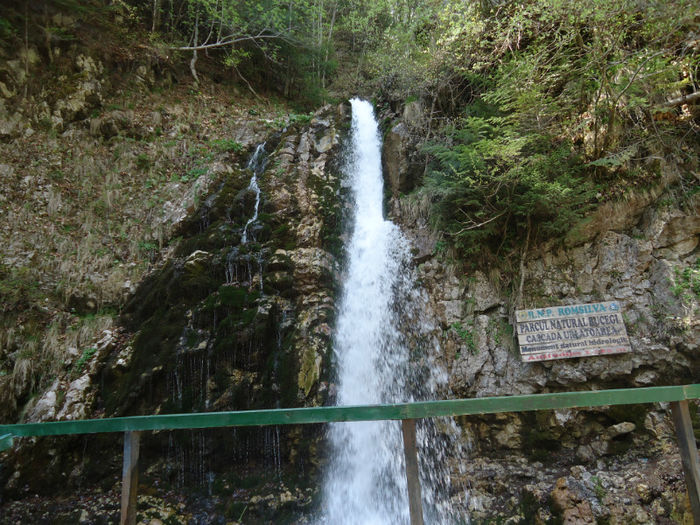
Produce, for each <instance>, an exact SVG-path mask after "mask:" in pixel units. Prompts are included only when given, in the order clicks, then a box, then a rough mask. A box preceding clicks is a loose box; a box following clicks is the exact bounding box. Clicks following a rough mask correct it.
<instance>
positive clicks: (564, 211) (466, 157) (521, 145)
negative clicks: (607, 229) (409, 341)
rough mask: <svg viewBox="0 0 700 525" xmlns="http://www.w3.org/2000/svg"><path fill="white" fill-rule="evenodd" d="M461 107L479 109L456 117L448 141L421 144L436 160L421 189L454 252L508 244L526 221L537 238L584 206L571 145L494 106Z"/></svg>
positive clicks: (587, 187) (588, 188) (583, 186)
mask: <svg viewBox="0 0 700 525" xmlns="http://www.w3.org/2000/svg"><path fill="white" fill-rule="evenodd" d="M466 113H467V115H469V113H474V114H476V113H481V115H480V116H466V117H464V118H462V119H460V120H459V121H457V124H456V125H455V126H453V127H452V128H451V129H450V130H448V131H447V137H448V142H446V143H444V142H440V143H438V142H435V143H432V144H430V145H429V146H427V147H426V151H427V152H428V153H430V154H432V155H433V156H434V158H435V163H434V164H433V167H432V171H431V172H430V173H429V175H428V177H427V180H426V188H425V190H424V191H428V192H429V193H430V195H431V197H432V200H433V202H434V205H433V207H434V211H435V216H434V220H435V221H436V226H437V227H438V228H439V229H440V230H441V231H442V232H443V233H444V234H446V235H447V237H448V238H449V239H450V240H451V242H452V243H453V245H454V246H455V248H456V249H457V250H458V252H459V253H460V254H461V255H463V256H465V257H472V256H475V255H477V254H479V253H481V252H482V250H483V246H488V247H490V248H491V249H492V250H493V252H494V253H497V252H498V251H499V249H502V248H505V249H512V248H513V247H514V246H516V245H517V244H518V240H519V239H524V238H525V236H527V235H528V232H527V230H528V229H529V228H530V226H529V225H530V224H532V223H534V224H536V225H537V227H536V228H537V233H538V234H539V235H540V236H542V237H549V236H554V235H559V234H562V233H564V232H566V231H568V230H569V229H570V228H571V227H572V226H573V225H574V224H575V223H576V221H578V220H579V219H580V218H581V217H582V216H583V214H584V213H585V212H586V211H587V210H588V209H589V208H590V202H591V199H592V197H593V194H594V185H593V184H592V183H591V181H589V180H586V179H585V178H583V177H582V176H581V172H582V162H581V159H580V157H579V156H578V155H577V154H576V152H575V151H574V149H573V147H572V145H571V143H569V142H567V141H561V140H559V139H557V138H556V137H550V136H547V135H544V134H535V133H525V132H523V131H521V130H520V129H519V127H518V126H517V125H515V124H513V122H512V119H511V118H508V117H507V116H504V114H503V113H502V112H500V111H498V110H497V109H495V108H493V107H491V108H488V109H487V110H486V111H485V112H484V110H483V108H472V107H468V108H467V110H466Z"/></svg>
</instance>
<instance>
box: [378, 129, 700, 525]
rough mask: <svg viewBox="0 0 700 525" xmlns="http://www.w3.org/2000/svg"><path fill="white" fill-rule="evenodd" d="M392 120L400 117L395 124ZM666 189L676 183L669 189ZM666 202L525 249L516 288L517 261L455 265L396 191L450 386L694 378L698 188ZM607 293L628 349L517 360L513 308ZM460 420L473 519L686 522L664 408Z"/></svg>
mask: <svg viewBox="0 0 700 525" xmlns="http://www.w3.org/2000/svg"><path fill="white" fill-rule="evenodd" d="M399 125H402V124H397V121H396V120H394V121H393V124H392V126H393V128H391V129H395V128H396V127H397V126H399ZM414 143H415V141H414ZM386 148H387V149H388V150H391V149H392V148H394V146H392V144H391V143H389V144H388V145H387V146H386ZM387 154H389V153H388V152H387ZM387 176H389V175H388V174H387ZM387 183H388V184H393V182H392V181H391V180H387ZM667 191H670V192H673V191H676V189H674V187H673V186H672V185H671V187H670V188H669V189H668V190H667ZM672 200H673V199H672V198H670V197H669V195H668V194H667V195H664V194H663V192H656V193H654V192H650V193H648V194H644V195H643V196H642V197H640V198H631V199H630V201H629V204H628V205H627V206H603V207H602V208H601V210H600V211H599V212H597V215H594V216H593V217H592V218H591V220H590V222H589V223H588V225H589V229H588V230H587V233H586V235H584V236H580V237H579V240H578V241H574V240H573V238H574V236H573V235H572V236H571V237H572V238H571V239H569V240H568V241H567V244H566V245H564V246H555V245H544V246H538V247H531V248H530V251H529V252H528V254H527V256H526V257H525V258H524V261H523V268H524V278H523V281H522V285H521V284H520V281H519V279H520V276H519V274H518V272H517V271H514V270H513V269H511V270H510V272H508V271H506V270H505V269H500V268H472V269H469V270H463V269H462V270H459V273H456V272H455V269H456V268H457V266H458V265H457V264H455V263H454V261H450V260H449V257H448V254H447V253H446V252H445V251H443V250H442V249H441V247H440V244H439V242H438V238H437V236H435V235H434V234H431V232H430V228H429V227H428V226H427V217H426V211H425V210H424V209H422V208H421V207H420V203H418V204H417V203H416V201H415V200H413V201H411V200H409V199H401V198H398V199H397V198H395V196H394V198H392V199H391V202H390V209H391V210H392V214H393V215H394V217H395V218H396V220H397V221H398V222H400V223H402V224H403V225H404V229H405V231H406V232H407V235H408V236H409V237H410V238H411V239H412V240H413V242H414V246H415V254H416V256H415V259H414V260H415V262H416V264H417V265H418V272H419V275H420V280H421V282H422V283H423V285H424V286H425V288H426V289H427V291H428V295H429V297H430V306H429V310H430V312H431V313H430V315H435V316H437V319H438V320H439V324H440V330H439V331H438V332H436V337H437V338H438V339H439V340H440V346H441V348H442V353H443V355H444V359H445V361H446V363H447V366H448V368H449V378H450V379H449V381H450V387H451V391H452V393H451V395H452V396H454V397H456V398H471V397H485V396H497V395H510V394H533V393H542V392H557V391H576V390H590V389H595V390H598V389H606V388H623V387H628V388H633V387H639V386H657V385H671V384H684V383H694V382H697V378H698V377H700V368H699V367H700V359H699V358H698V353H697V352H698V342H699V341H700V324H699V323H698V321H697V318H698V311H699V310H698V297H697V295H696V294H695V293H694V292H690V291H689V286H690V285H689V281H690V279H691V277H689V276H691V275H695V276H697V272H698V257H699V256H700V253H699V252H698V248H697V246H698V240H699V238H700V237H699V234H700V231H699V230H698V225H697V217H698V215H699V213H698V212H699V211H700V200H699V199H698V198H697V196H694V197H693V198H691V199H689V200H687V201H685V203H684V204H683V206H682V207H678V206H676V207H674V206H669V205H668V204H667V203H668V202H672ZM591 225H592V226H591ZM684 276H685V277H684ZM521 286H522V287H521ZM611 300H615V301H618V302H619V303H620V305H621V307H622V311H623V318H624V322H625V325H626V328H627V333H628V335H629V337H630V341H631V346H632V352H631V353H628V354H621V355H616V356H601V357H587V358H574V359H564V360H555V361H545V362H540V363H524V362H522V361H521V358H520V355H519V350H518V345H517V338H516V337H515V334H514V317H515V310H516V309H528V308H540V307H545V306H557V305H571V304H583V303H594V302H599V301H611ZM691 412H692V413H693V417H694V418H695V421H696V423H695V424H696V425H697V421H698V418H697V412H698V407H697V404H691ZM460 425H461V427H462V430H463V433H464V438H465V441H466V442H468V443H470V444H471V446H472V451H471V458H470V460H469V461H468V465H467V466H466V473H465V476H466V480H465V482H466V483H467V484H468V485H469V487H470V488H469V493H470V498H471V499H470V503H469V506H470V510H469V512H470V515H471V516H472V523H493V522H499V523H500V522H502V523H571V524H573V523H683V522H684V521H683V520H684V519H685V520H687V519H689V518H688V517H689V515H690V514H689V512H690V511H689V507H688V503H687V501H686V497H685V485H684V482H683V474H682V470H681V468H680V459H679V457H678V452H677V449H676V448H675V439H674V435H673V430H672V426H671V424H670V421H669V413H668V412H667V407H666V406H662V407H659V406H658V405H638V406H627V407H622V408H620V407H617V408H615V407H600V408H596V409H588V410H584V409H579V410H560V411H547V412H544V411H542V412H536V413H522V414H500V415H492V416H481V417H476V416H472V417H469V418H462V419H460ZM456 470H458V466H457V465H455V471H456ZM646 480H649V483H647V482H646ZM651 480H653V481H651Z"/></svg>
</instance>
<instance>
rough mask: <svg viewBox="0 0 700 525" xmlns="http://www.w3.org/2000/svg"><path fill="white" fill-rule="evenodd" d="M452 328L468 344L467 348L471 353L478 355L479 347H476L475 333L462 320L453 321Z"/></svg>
mask: <svg viewBox="0 0 700 525" xmlns="http://www.w3.org/2000/svg"><path fill="white" fill-rule="evenodd" d="M450 328H452V330H454V331H455V333H456V334H457V336H458V337H459V338H460V339H461V340H462V341H463V342H464V343H465V344H466V345H467V350H469V353H470V354H472V355H476V354H477V353H478V352H479V349H478V348H477V347H476V342H475V341H474V334H473V333H472V331H471V330H470V329H469V328H465V327H464V326H463V325H462V323H460V322H455V323H452V324H451V325H450Z"/></svg>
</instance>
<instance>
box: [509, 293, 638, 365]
mask: <svg viewBox="0 0 700 525" xmlns="http://www.w3.org/2000/svg"><path fill="white" fill-rule="evenodd" d="M515 317H516V321H517V333H518V343H519V345H520V355H521V356H522V359H523V361H546V360H549V359H566V358H569V357H584V356H591V355H608V354H621V353H624V352H631V351H632V347H631V346H630V342H629V338H628V337H627V329H626V328H625V323H624V321H623V319H622V310H621V308H620V304H619V303H618V302H616V301H608V302H604V303H591V304H575V305H568V306H550V307H546V308H536V309H533V310H516V312H515Z"/></svg>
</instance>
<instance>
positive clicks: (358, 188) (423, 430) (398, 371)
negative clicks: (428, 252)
mask: <svg viewBox="0 0 700 525" xmlns="http://www.w3.org/2000/svg"><path fill="white" fill-rule="evenodd" d="M351 104H352V131H351V144H350V146H349V149H348V152H347V154H348V155H347V161H346V166H345V176H346V178H347V183H348V184H349V185H350V187H351V188H352V193H353V218H352V226H351V228H352V230H351V238H350V241H349V245H348V246H347V270H346V271H347V274H346V277H345V280H344V283H343V294H342V298H341V301H340V307H339V312H338V319H337V326H336V333H335V341H334V349H333V350H334V360H335V368H336V373H337V378H336V383H337V404H338V405H356V404H376V403H396V402H409V401H417V400H424V399H431V398H435V397H436V396H437V395H438V392H441V393H442V395H444V391H445V387H444V385H445V383H446V374H445V372H444V371H443V370H441V367H440V366H438V365H437V364H436V362H435V360H434V356H435V355H436V354H437V353H438V350H439V342H438V341H437V340H436V339H435V337H434V336H431V335H430V334H431V328H432V325H431V322H430V320H429V319H427V318H426V317H427V315H426V313H425V312H426V310H427V298H426V295H425V293H424V292H423V291H421V290H420V289H419V288H418V287H417V286H416V284H415V279H414V277H413V269H412V262H411V255H410V247H409V244H408V241H407V240H406V238H405V237H404V236H403V234H402V233H401V231H400V230H399V228H398V227H397V226H396V225H395V224H393V223H392V222H390V221H388V220H385V219H384V215H383V197H384V193H383V179H382V168H381V138H380V134H379V129H378V124H377V121H376V119H375V117H374V112H373V108H372V106H371V104H370V103H369V102H367V101H363V100H358V99H353V100H352V101H351ZM417 433H418V455H419V466H420V478H421V485H422V499H423V512H424V516H425V522H426V523H454V522H456V521H459V519H457V518H456V516H454V513H453V510H452V509H453V505H452V502H451V498H461V499H464V498H465V497H466V495H465V493H464V490H455V487H453V486H452V481H451V476H450V470H449V465H448V452H449V456H450V457H453V458H454V457H459V456H460V455H461V454H460V452H459V450H460V447H459V445H458V440H457V439H456V436H457V435H458V430H457V427H456V425H455V423H454V422H453V421H452V420H451V419H450V420H447V419H440V420H422V421H418V430H417ZM328 440H329V451H330V454H329V460H328V466H327V469H326V473H325V476H324V486H323V503H322V510H321V516H320V518H319V523H323V524H334V525H339V524H340V525H351V524H357V525H370V524H377V525H379V524H398V523H408V522H409V506H408V494H407V488H406V477H405V470H404V468H405V467H404V457H403V442H402V437H401V425H400V423H399V422H398V421H382V422H359V423H336V424H332V425H330V427H329V431H328ZM462 520H464V521H466V519H465V518H462Z"/></svg>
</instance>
